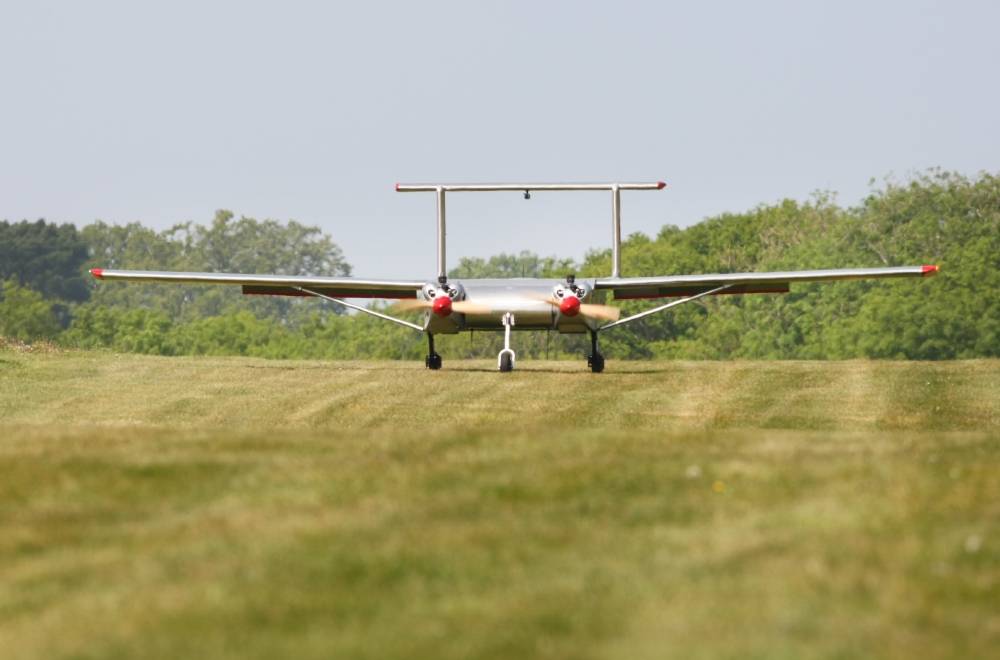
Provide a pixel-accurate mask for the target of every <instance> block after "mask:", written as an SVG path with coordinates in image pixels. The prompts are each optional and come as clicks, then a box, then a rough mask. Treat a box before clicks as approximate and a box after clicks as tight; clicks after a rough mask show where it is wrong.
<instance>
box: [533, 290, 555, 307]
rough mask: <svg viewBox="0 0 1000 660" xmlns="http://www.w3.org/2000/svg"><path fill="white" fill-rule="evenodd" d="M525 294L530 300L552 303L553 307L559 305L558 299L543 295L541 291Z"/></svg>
mask: <svg viewBox="0 0 1000 660" xmlns="http://www.w3.org/2000/svg"><path fill="white" fill-rule="evenodd" d="M525 296H526V297H527V298H529V299H531V300H538V301H539V302H543V303H548V304H550V305H552V306H553V307H558V306H559V301H558V300H556V299H555V298H553V297H552V296H547V295H545V294H543V293H528V294H525Z"/></svg>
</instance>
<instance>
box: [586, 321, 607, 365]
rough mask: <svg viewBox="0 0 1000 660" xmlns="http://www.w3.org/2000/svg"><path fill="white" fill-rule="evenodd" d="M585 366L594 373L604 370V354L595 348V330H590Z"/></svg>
mask: <svg viewBox="0 0 1000 660" xmlns="http://www.w3.org/2000/svg"><path fill="white" fill-rule="evenodd" d="M587 366H588V367H590V370H591V371H592V372H594V373H595V374H599V373H601V372H602V371H604V356H603V355H601V353H600V352H599V351H598V350H597V332H596V331H594V330H591V331H590V355H588V356H587Z"/></svg>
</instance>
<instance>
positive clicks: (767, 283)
mask: <svg viewBox="0 0 1000 660" xmlns="http://www.w3.org/2000/svg"><path fill="white" fill-rule="evenodd" d="M937 271H938V267H937V266H894V267H890V268H838V269H833V270H791V271H775V272H770V273H716V274H712V275H665V276H662V277H605V278H601V279H598V280H596V281H595V282H594V288H595V289H604V290H611V291H612V292H613V293H614V297H615V299H616V300H628V299H632V298H666V297H671V296H692V295H697V294H699V293H705V292H707V291H711V290H712V289H716V288H718V287H722V286H725V287H726V288H725V289H724V290H722V291H719V292H718V293H719V294H731V293H787V292H788V290H789V287H790V285H791V284H792V283H793V282H837V281H841V280H862V279H869V278H883V277H927V276H928V275H934V274H935V273H937ZM716 295H717V294H716Z"/></svg>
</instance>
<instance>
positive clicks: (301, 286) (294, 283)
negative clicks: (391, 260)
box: [90, 268, 424, 298]
mask: <svg viewBox="0 0 1000 660" xmlns="http://www.w3.org/2000/svg"><path fill="white" fill-rule="evenodd" d="M90 273H91V274H92V275H93V276H94V277H96V278H97V279H100V280H108V281H123V282H173V283H178V284H230V285H239V286H241V287H243V293H245V294H260V295H271V296H311V295H315V294H316V293H320V294H323V295H325V296H330V297H335V298H416V297H417V291H418V290H419V289H420V288H421V287H422V286H423V285H424V282H423V281H421V280H365V279H359V278H354V277H314V276H309V275H256V274H240V273H184V272H175V271H154V270H105V269H102V268H94V269H93V270H91V271H90Z"/></svg>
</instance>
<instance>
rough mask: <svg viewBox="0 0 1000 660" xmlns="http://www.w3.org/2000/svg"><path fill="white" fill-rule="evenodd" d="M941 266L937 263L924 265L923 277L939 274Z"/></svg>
mask: <svg viewBox="0 0 1000 660" xmlns="http://www.w3.org/2000/svg"><path fill="white" fill-rule="evenodd" d="M939 268H940V266H937V265H933V266H924V269H923V272H922V274H921V277H927V276H928V275H937V272H938V269H939Z"/></svg>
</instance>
